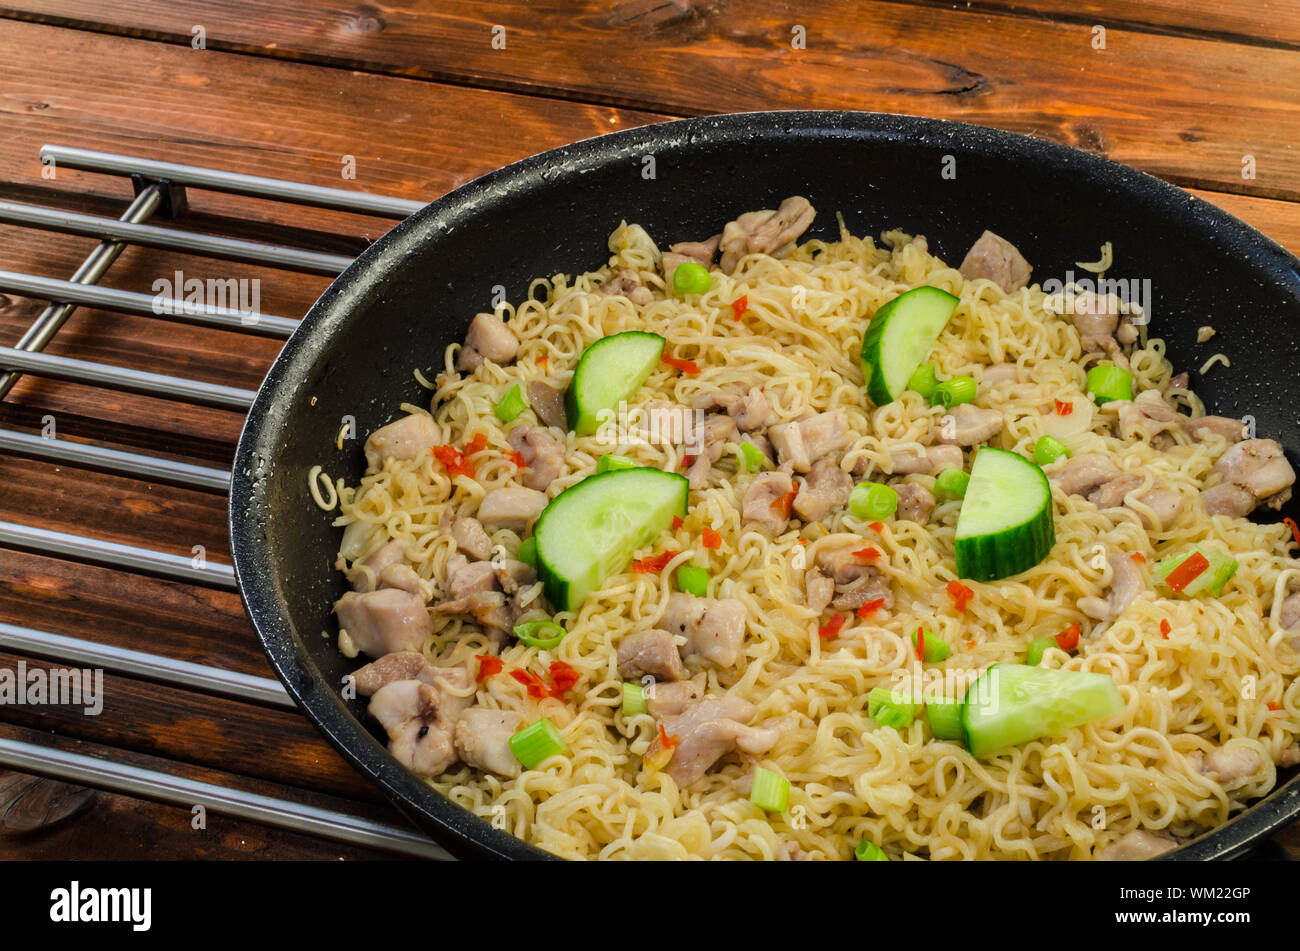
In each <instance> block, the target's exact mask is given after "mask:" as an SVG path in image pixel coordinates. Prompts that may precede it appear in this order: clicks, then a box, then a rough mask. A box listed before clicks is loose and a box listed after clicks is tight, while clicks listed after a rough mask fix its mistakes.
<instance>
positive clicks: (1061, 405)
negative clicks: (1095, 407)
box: [1052, 400, 1074, 416]
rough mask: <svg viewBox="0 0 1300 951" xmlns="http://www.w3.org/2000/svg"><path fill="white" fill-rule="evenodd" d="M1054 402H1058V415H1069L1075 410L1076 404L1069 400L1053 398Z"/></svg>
mask: <svg viewBox="0 0 1300 951" xmlns="http://www.w3.org/2000/svg"><path fill="white" fill-rule="evenodd" d="M1052 402H1054V403H1055V404H1056V415H1057V416H1069V415H1070V414H1071V413H1073V412H1074V404H1073V403H1071V402H1070V401H1069V400H1053V401H1052Z"/></svg>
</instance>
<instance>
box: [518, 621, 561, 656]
mask: <svg viewBox="0 0 1300 951" xmlns="http://www.w3.org/2000/svg"><path fill="white" fill-rule="evenodd" d="M514 633H515V637H517V638H518V639H519V642H520V643H521V644H527V645H528V646H529V647H538V648H541V649H542V650H545V651H549V650H554V649H555V648H557V647H559V646H560V641H562V640H564V635H566V634H568V633H569V632H568V631H566V630H565V629H564V628H562V627H560V625H558V624H556V623H555V622H554V621H525V622H524V623H523V624H516V625H515V631H514Z"/></svg>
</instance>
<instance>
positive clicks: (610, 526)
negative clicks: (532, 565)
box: [533, 468, 690, 611]
mask: <svg viewBox="0 0 1300 951" xmlns="http://www.w3.org/2000/svg"><path fill="white" fill-rule="evenodd" d="M689 494H690V483H689V482H688V481H687V480H686V477H685V476H683V475H679V474H678V473H675V472H664V471H663V470H662V469H649V468H637V469H616V470H614V471H613V472H604V473H601V474H599V475H593V476H588V477H587V478H585V479H583V480H582V481H581V482H579V483H578V484H577V485H573V486H570V487H569V488H567V489H565V490H564V491H563V492H561V493H560V494H559V495H557V496H556V497H555V498H554V499H553V500H552V501H551V504H550V505H548V506H546V508H545V509H544V510H543V511H542V514H541V516H540V517H539V518H538V519H537V527H536V529H534V531H533V537H534V538H536V539H537V574H538V576H539V577H540V578H541V580H542V583H543V585H544V588H545V591H546V597H547V599H549V600H550V602H551V604H552V605H554V606H555V609H556V610H557V611H576V610H577V609H578V608H579V607H580V606H581V604H582V602H583V601H584V600H586V597H587V595H589V594H591V592H593V591H595V590H596V589H597V588H599V587H600V585H601V584H602V583H603V582H604V580H605V579H606V578H608V577H609V576H610V575H612V574H616V573H618V572H620V571H622V570H623V569H624V568H626V567H627V564H628V562H629V561H631V560H632V555H633V553H634V552H636V550H637V549H638V548H644V547H645V546H646V545H648V544H649V543H650V542H652V541H653V540H654V539H655V538H657V537H658V536H659V535H660V533H662V532H663V531H664V530H665V529H666V528H668V526H669V525H670V524H671V523H672V520H673V516H674V515H676V516H679V517H682V518H685V517H686V503H687V497H688V495H689Z"/></svg>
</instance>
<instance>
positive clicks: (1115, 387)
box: [1086, 363, 1133, 403]
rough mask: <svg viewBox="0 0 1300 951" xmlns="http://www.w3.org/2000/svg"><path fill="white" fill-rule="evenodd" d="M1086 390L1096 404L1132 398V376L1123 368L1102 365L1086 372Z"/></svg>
mask: <svg viewBox="0 0 1300 951" xmlns="http://www.w3.org/2000/svg"><path fill="white" fill-rule="evenodd" d="M1086 385H1087V390H1088V392H1089V393H1091V394H1092V397H1093V399H1095V400H1096V401H1097V402H1098V403H1106V402H1109V401H1110V400H1131V399H1132V398H1133V374H1132V373H1130V372H1129V371H1128V370H1125V369H1124V368H1123V367H1117V366H1114V365H1113V364H1110V363H1103V364H1101V365H1100V366H1095V367H1093V368H1092V369H1091V370H1089V371H1088V376H1087V381H1086Z"/></svg>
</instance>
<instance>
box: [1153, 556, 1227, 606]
mask: <svg viewBox="0 0 1300 951" xmlns="http://www.w3.org/2000/svg"><path fill="white" fill-rule="evenodd" d="M1195 554H1199V555H1200V556H1201V557H1202V558H1204V559H1205V560H1206V561H1207V562H1209V567H1208V568H1206V569H1204V570H1203V571H1201V572H1200V574H1197V575H1195V576H1194V577H1192V578H1191V579H1190V580H1188V581H1186V582H1184V583H1181V584H1180V583H1179V580H1171V579H1170V576H1171V575H1173V574H1174V572H1175V571H1176V570H1177V569H1178V568H1179V566H1181V565H1182V564H1183V562H1185V561H1186V560H1187V559H1188V558H1190V557H1192V555H1195ZM1237 568H1238V564H1237V559H1235V558H1233V557H1232V556H1231V555H1228V554H1225V553H1224V552H1221V551H1219V550H1218V549H1217V548H1211V547H1209V546H1208V545H1194V546H1192V549H1191V550H1190V551H1186V552H1183V553H1182V554H1181V555H1173V556H1172V557H1169V558H1164V559H1161V560H1160V561H1158V562H1156V565H1155V567H1154V568H1152V569H1151V573H1152V574H1153V575H1155V576H1156V577H1157V578H1159V579H1160V581H1161V583H1162V584H1163V585H1164V586H1165V587H1168V588H1170V589H1171V590H1172V591H1174V593H1175V594H1179V595H1182V596H1183V597H1184V598H1192V597H1195V596H1196V595H1198V594H1201V593H1202V592H1209V594H1210V595H1211V596H1212V597H1215V598H1217V597H1218V596H1219V595H1221V594H1223V588H1224V586H1225V585H1226V584H1227V583H1228V581H1229V580H1231V578H1232V576H1233V575H1235V574H1236V573H1237ZM1177 578H1178V576H1175V579H1177Z"/></svg>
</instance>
